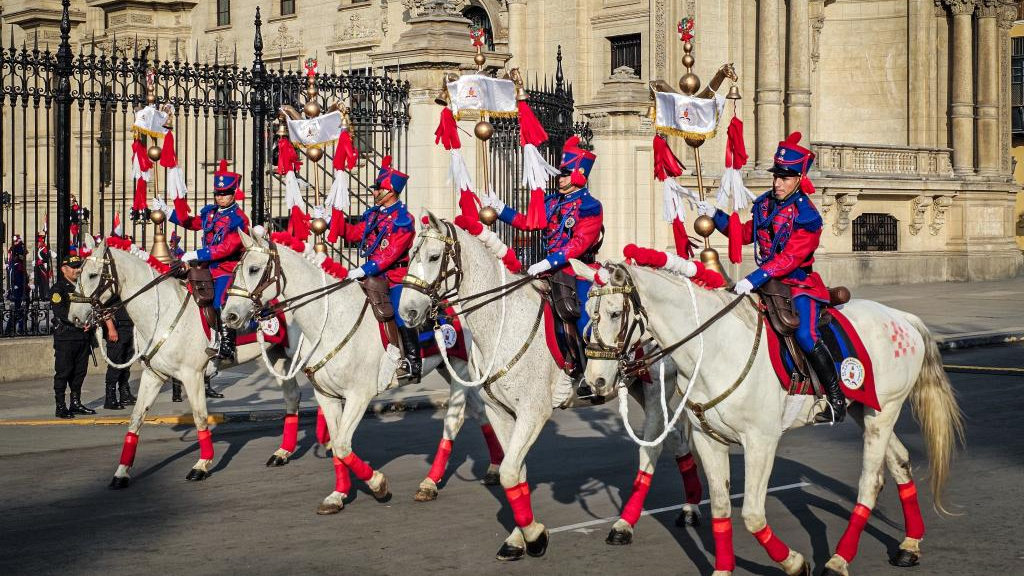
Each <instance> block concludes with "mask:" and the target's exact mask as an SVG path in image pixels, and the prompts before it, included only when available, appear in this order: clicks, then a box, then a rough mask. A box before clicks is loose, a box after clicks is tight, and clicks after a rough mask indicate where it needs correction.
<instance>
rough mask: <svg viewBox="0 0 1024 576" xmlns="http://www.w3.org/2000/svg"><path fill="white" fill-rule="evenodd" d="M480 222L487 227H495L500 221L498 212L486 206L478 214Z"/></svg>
mask: <svg viewBox="0 0 1024 576" xmlns="http://www.w3.org/2000/svg"><path fill="white" fill-rule="evenodd" d="M478 216H479V217H480V221H481V222H483V223H484V224H485V225H487V226H491V225H493V224H494V223H495V222H496V221H497V220H498V211H497V210H495V209H494V208H491V207H490V206H484V207H483V208H481V209H480V213H479V214H478Z"/></svg>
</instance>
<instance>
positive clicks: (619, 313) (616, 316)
mask: <svg viewBox="0 0 1024 576" xmlns="http://www.w3.org/2000/svg"><path fill="white" fill-rule="evenodd" d="M611 316H612V320H618V319H619V316H622V312H612V314H611Z"/></svg>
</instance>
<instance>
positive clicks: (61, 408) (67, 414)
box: [53, 394, 75, 420]
mask: <svg viewBox="0 0 1024 576" xmlns="http://www.w3.org/2000/svg"><path fill="white" fill-rule="evenodd" d="M54 397H55V398H56V400H57V409H56V410H54V412H53V415H54V416H56V417H57V418H61V419H64V420H67V419H68V418H74V417H75V415H74V414H73V413H72V412H71V410H68V405H67V404H66V403H65V402H64V395H63V394H54Z"/></svg>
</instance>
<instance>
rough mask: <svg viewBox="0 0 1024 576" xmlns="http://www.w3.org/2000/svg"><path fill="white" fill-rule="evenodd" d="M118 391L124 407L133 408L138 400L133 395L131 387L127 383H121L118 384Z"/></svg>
mask: <svg viewBox="0 0 1024 576" xmlns="http://www.w3.org/2000/svg"><path fill="white" fill-rule="evenodd" d="M117 389H118V392H119V393H120V396H121V405H122V406H132V405H134V404H135V402H136V401H137V400H138V398H136V397H135V396H133V395H132V389H131V386H130V385H129V384H128V383H127V382H121V383H120V384H118V385H117Z"/></svg>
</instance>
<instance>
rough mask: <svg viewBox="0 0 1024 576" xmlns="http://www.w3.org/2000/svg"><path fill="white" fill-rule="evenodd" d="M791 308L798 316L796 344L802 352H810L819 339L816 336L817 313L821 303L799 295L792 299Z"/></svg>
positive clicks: (818, 336)
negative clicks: (798, 324)
mask: <svg viewBox="0 0 1024 576" xmlns="http://www.w3.org/2000/svg"><path fill="white" fill-rule="evenodd" d="M793 307H794V308H795V309H796V311H797V313H799V314H800V326H799V327H798V328H797V329H796V343H797V344H798V345H799V346H800V348H801V349H802V350H803V351H804V352H810V351H811V349H812V348H814V345H815V344H817V342H818V339H819V338H820V337H821V335H820V334H818V313H819V312H820V311H821V302H818V301H817V300H815V299H814V298H811V297H810V296H806V295H801V296H797V297H795V298H793Z"/></svg>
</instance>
